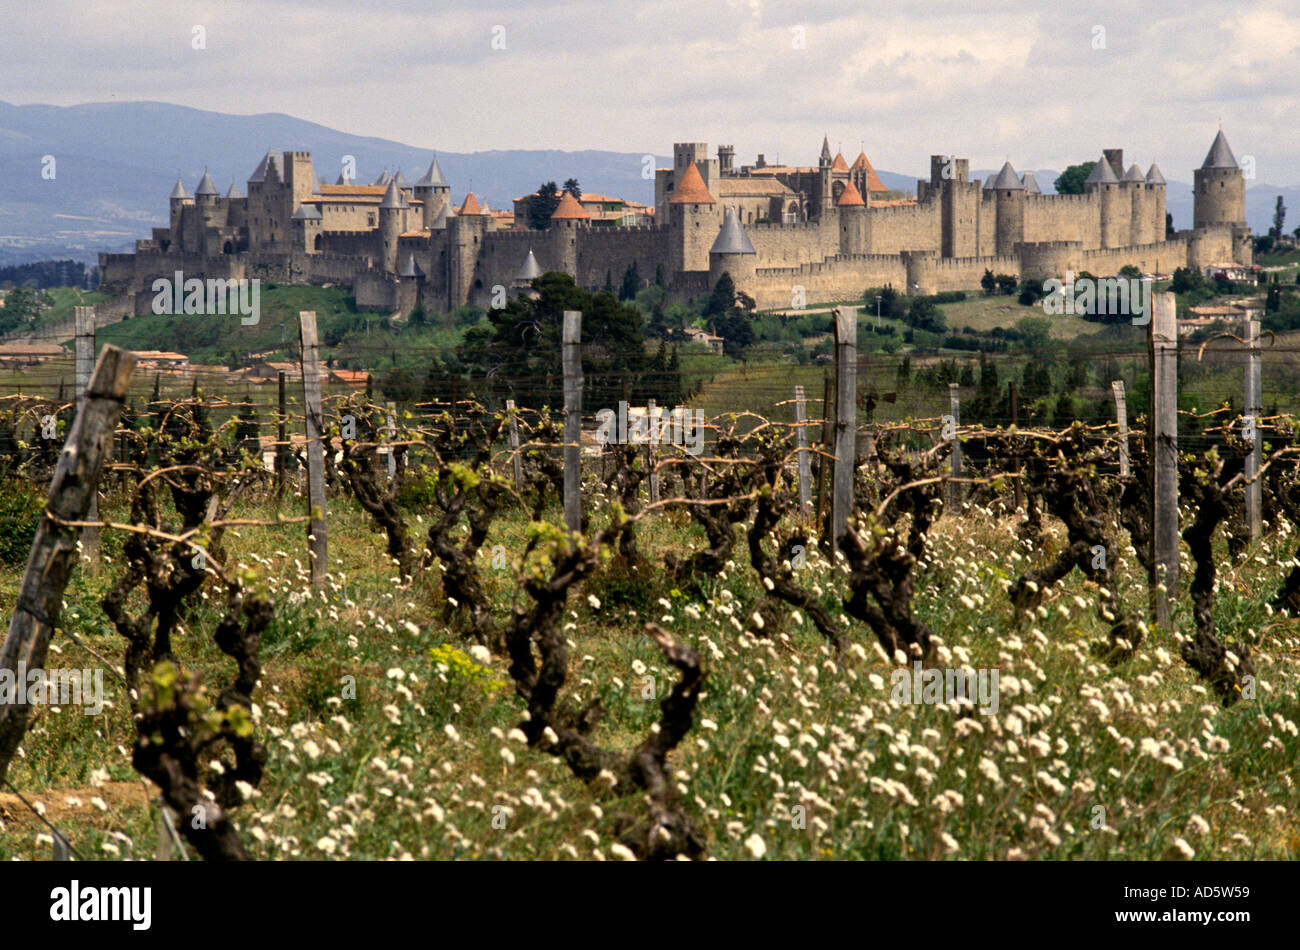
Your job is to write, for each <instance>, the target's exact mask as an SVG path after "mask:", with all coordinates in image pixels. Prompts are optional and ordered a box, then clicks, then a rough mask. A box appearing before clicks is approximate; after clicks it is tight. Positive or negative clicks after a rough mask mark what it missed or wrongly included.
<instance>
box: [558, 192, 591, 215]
mask: <svg viewBox="0 0 1300 950" xmlns="http://www.w3.org/2000/svg"><path fill="white" fill-rule="evenodd" d="M590 217H591V214H590V213H589V212H588V211H587V210H586V209H585V208H583V207H582V205H580V204H578V199H577V198H575V197H573V195H571V194H569V193H568V192H567V191H566V192H565V193H564V194H562V195H560V203H559V204H558V205H556V207H555V211H554V212H553V213H552V214H551V220H552V221H586V220H588V219H589V218H590Z"/></svg>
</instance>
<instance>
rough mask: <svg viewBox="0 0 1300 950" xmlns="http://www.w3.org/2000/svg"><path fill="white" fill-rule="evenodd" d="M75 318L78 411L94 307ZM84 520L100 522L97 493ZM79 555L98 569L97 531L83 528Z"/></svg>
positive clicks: (88, 367) (91, 362) (86, 382)
mask: <svg viewBox="0 0 1300 950" xmlns="http://www.w3.org/2000/svg"><path fill="white" fill-rule="evenodd" d="M73 313H74V316H75V319H76V330H77V334H76V352H77V357H76V358H77V409H78V410H80V409H81V403H82V400H83V399H84V398H85V396H86V391H87V390H88V389H89V388H90V376H91V373H93V372H94V369H95V308H94V307H74V308H73ZM107 451H108V455H107V457H106V458H105V459H104V461H105V463H108V462H111V461H112V460H113V458H112V446H111V445H110V446H109V447H108V450H107ZM86 520H87V521H98V520H99V492H98V491H96V492H95V493H93V494H92V495H91V496H90V510H89V511H87V512H86ZM81 554H82V557H85V558H87V559H88V560H89V561H90V566H91V570H92V571H94V570H96V569H97V568H98V567H99V529H98V528H83V529H82V531H81Z"/></svg>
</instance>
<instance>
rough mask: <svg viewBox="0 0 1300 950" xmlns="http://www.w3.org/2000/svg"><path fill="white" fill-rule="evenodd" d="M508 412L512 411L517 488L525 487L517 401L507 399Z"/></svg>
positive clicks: (512, 436)
mask: <svg viewBox="0 0 1300 950" xmlns="http://www.w3.org/2000/svg"><path fill="white" fill-rule="evenodd" d="M506 412H508V413H510V459H511V461H512V462H513V463H514V470H515V490H516V491H518V490H520V489H522V488H523V487H524V460H523V458H522V457H520V454H519V417H518V416H517V415H516V414H515V401H514V400H513V399H507V400H506Z"/></svg>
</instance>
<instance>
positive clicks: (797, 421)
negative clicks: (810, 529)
mask: <svg viewBox="0 0 1300 950" xmlns="http://www.w3.org/2000/svg"><path fill="white" fill-rule="evenodd" d="M807 420H808V407H807V406H806V405H805V402H804V395H803V387H802V386H796V387H795V388H794V441H795V445H797V446H798V447H799V513H800V514H801V515H803V516H804V517H807V516H808V515H810V514H812V476H811V474H810V473H809V470H808V427H807V425H805V423H806V422H807Z"/></svg>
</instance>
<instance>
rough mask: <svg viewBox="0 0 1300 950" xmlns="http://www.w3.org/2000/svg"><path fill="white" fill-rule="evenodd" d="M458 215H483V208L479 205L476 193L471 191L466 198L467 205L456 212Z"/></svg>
mask: <svg viewBox="0 0 1300 950" xmlns="http://www.w3.org/2000/svg"><path fill="white" fill-rule="evenodd" d="M456 213H457V214H458V215H461V216H462V217H463V216H464V215H467V214H482V213H483V206H482V205H480V204H479V203H478V199H477V198H475V197H474V192H472V191H471V192H470V193H469V194H468V195H466V196H465V203H464V204H463V205H461V206H460V207H459V208H458V209H457V210H456Z"/></svg>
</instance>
